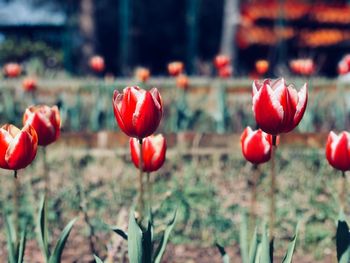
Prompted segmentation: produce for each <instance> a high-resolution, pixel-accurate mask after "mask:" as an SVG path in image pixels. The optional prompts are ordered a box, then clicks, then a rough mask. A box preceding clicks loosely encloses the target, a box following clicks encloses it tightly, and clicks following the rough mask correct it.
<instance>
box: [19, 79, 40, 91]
mask: <svg viewBox="0 0 350 263" xmlns="http://www.w3.org/2000/svg"><path fill="white" fill-rule="evenodd" d="M22 87H23V89H24V91H34V90H35V89H36V88H37V83H36V79H33V78H25V79H24V80H23V82H22Z"/></svg>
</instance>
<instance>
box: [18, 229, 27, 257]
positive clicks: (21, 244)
mask: <svg viewBox="0 0 350 263" xmlns="http://www.w3.org/2000/svg"><path fill="white" fill-rule="evenodd" d="M26 234H27V229H26V227H24V230H23V232H22V235H21V240H20V242H19V246H18V253H17V255H18V256H17V263H22V262H23V258H24V252H25V247H26Z"/></svg>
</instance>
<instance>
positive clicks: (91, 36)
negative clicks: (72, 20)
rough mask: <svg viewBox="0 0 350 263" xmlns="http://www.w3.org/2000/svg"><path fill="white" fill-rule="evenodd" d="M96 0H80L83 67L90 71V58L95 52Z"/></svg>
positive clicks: (84, 69)
mask: <svg viewBox="0 0 350 263" xmlns="http://www.w3.org/2000/svg"><path fill="white" fill-rule="evenodd" d="M94 11H95V8H94V0H80V14H79V27H80V34H81V37H82V45H81V52H82V57H81V62H80V63H81V68H82V69H83V71H84V72H86V71H88V61H89V58H90V57H91V56H92V55H94V53H95V16H94Z"/></svg>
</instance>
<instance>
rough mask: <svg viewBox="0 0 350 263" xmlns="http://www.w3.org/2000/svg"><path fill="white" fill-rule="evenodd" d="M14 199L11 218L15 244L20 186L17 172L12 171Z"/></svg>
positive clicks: (17, 238) (17, 228)
mask: <svg viewBox="0 0 350 263" xmlns="http://www.w3.org/2000/svg"><path fill="white" fill-rule="evenodd" d="M13 187H14V191H13V193H14V198H13V209H14V211H13V218H14V221H13V223H14V226H15V236H16V243H18V241H19V236H18V235H19V197H20V184H19V179H18V177H17V170H14V185H13Z"/></svg>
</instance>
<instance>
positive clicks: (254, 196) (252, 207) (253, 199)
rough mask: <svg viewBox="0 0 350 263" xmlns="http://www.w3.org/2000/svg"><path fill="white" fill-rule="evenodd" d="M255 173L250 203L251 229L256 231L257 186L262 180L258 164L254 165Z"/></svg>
mask: <svg viewBox="0 0 350 263" xmlns="http://www.w3.org/2000/svg"><path fill="white" fill-rule="evenodd" d="M252 172H253V181H252V197H251V203H250V216H251V227H250V229H254V227H255V225H256V200H257V194H258V193H257V185H258V181H259V178H260V170H259V166H258V165H257V164H254V165H253V167H252Z"/></svg>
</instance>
